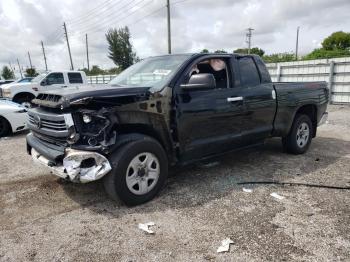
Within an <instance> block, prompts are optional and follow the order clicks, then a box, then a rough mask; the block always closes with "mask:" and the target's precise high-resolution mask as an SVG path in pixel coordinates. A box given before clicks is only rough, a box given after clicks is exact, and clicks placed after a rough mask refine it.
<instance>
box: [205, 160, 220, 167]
mask: <svg viewBox="0 0 350 262" xmlns="http://www.w3.org/2000/svg"><path fill="white" fill-rule="evenodd" d="M218 165H220V162H219V161H215V162H210V163H206V164H203V165H201V166H202V167H204V168H211V167H215V166H218Z"/></svg>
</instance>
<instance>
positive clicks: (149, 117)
mask: <svg viewBox="0 0 350 262" xmlns="http://www.w3.org/2000/svg"><path fill="white" fill-rule="evenodd" d="M328 97H329V95H328V89H327V86H326V83H325V82H309V83H272V82H271V78H270V75H269V73H268V71H267V69H266V67H265V65H264V63H263V61H262V60H261V59H260V58H259V57H258V56H254V55H238V54H195V55H167V56H160V57H151V58H148V59H145V60H143V61H141V62H138V63H136V64H135V65H133V66H131V67H130V68H128V69H126V70H125V71H124V72H122V73H121V74H120V75H119V76H117V77H116V78H115V79H114V80H112V81H111V82H110V84H109V85H106V86H105V87H104V88H99V89H96V88H94V86H81V87H77V88H65V89H62V90H53V91H47V92H43V93H40V94H39V95H38V96H37V98H36V99H34V100H33V103H34V104H36V105H37V106H38V107H36V108H32V109H30V110H29V111H28V114H29V122H28V126H29V128H30V130H31V133H30V134H28V136H27V151H28V153H29V154H31V155H32V157H33V160H34V161H36V162H39V163H41V164H43V165H45V166H46V167H48V168H49V169H50V170H51V171H53V173H55V174H56V175H58V176H60V177H62V178H64V179H67V180H70V181H73V182H81V183H86V182H90V181H94V180H98V179H101V178H103V179H104V185H105V189H106V191H107V193H108V194H109V196H110V197H111V198H113V199H116V198H120V199H121V200H122V201H124V202H125V203H126V204H127V205H137V204H141V203H144V202H146V201H149V200H150V199H152V198H153V197H154V196H155V195H156V194H157V193H158V192H159V190H160V189H161V188H162V187H163V185H164V183H165V180H166V178H167V174H168V167H171V166H174V165H184V164H188V163H192V162H194V161H199V160H203V159H207V158H209V157H212V156H217V155H220V154H223V153H225V152H230V151H233V150H238V149H242V148H246V147H251V146H254V145H260V144H262V143H263V142H264V140H265V139H267V138H270V137H281V138H282V144H283V146H284V148H285V150H286V151H287V152H289V153H293V154H302V153H305V152H306V151H307V150H308V148H309V146H310V143H311V140H312V138H313V137H315V136H316V132H317V126H318V125H319V124H322V123H323V122H324V121H325V120H326V118H327V115H328V114H327V112H326V109H327V103H328Z"/></svg>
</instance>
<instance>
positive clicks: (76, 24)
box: [0, 0, 350, 70]
mask: <svg viewBox="0 0 350 262" xmlns="http://www.w3.org/2000/svg"><path fill="white" fill-rule="evenodd" d="M170 2H171V16H172V20H171V22H172V25H171V28H172V45H173V53H183V52H198V51H200V50H202V49H203V48H207V49H209V50H211V51H214V50H216V49H225V50H227V51H230V52H232V50H234V49H236V48H239V47H246V43H245V34H246V31H245V30H246V29H247V28H248V27H252V28H254V31H253V36H252V46H258V47H260V48H262V49H264V50H265V51H266V53H268V54H270V53H275V52H294V50H295V38H296V28H297V27H298V26H300V42H299V52H300V53H301V54H305V53H307V52H310V51H311V50H312V49H314V48H317V47H319V46H320V43H321V42H322V39H324V38H325V37H326V36H328V35H329V34H331V33H332V32H334V31H340V30H343V31H350V29H349V28H350V19H349V18H348V17H349V13H350V0H266V1H265V0H260V1H258V0H170ZM165 3H166V0H94V1H87V0H1V1H0V66H1V67H2V66H3V65H5V64H7V65H8V64H9V62H11V64H12V66H13V67H14V66H15V69H17V68H18V67H17V65H16V64H15V63H16V59H17V58H18V59H19V61H20V64H21V65H22V66H23V67H27V66H29V61H28V56H27V52H28V51H29V52H30V54H31V58H32V63H33V65H34V66H35V67H36V68H37V69H39V70H42V69H44V68H45V67H44V60H43V55H42V51H41V45H40V41H43V42H44V45H45V48H46V55H47V63H48V67H49V69H51V70H52V69H69V56H68V51H67V47H66V42H65V38H64V35H63V28H62V24H63V21H65V22H66V24H67V29H68V34H69V40H70V44H71V50H72V56H73V63H74V66H75V68H82V67H83V66H85V67H86V65H87V63H86V49H85V33H87V34H88V38H89V52H90V65H95V64H96V65H99V66H101V67H102V68H110V67H112V66H113V63H112V62H111V60H109V59H108V58H107V52H108V51H107V43H106V39H105V36H104V34H105V33H106V31H107V30H108V28H112V27H116V28H118V27H122V26H125V25H128V26H129V28H130V31H131V35H132V43H133V45H134V48H135V51H136V53H137V55H138V56H139V57H141V58H143V57H147V56H151V55H159V54H165V53H166V52H167V30H166V8H165Z"/></svg>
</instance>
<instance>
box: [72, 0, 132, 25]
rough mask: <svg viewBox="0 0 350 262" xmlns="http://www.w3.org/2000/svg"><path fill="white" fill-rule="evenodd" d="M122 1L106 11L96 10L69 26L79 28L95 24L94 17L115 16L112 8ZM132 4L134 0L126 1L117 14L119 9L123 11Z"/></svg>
mask: <svg viewBox="0 0 350 262" xmlns="http://www.w3.org/2000/svg"><path fill="white" fill-rule="evenodd" d="M123 1H124V0H121V1H120V2H118V3H117V4H116V5H112V6H110V8H108V9H100V10H97V11H95V12H93V13H92V14H90V15H88V16H86V18H84V19H81V20H80V21H76V22H70V25H72V26H79V25H84V24H89V23H94V22H95V20H94V18H96V17H102V16H103V17H105V16H106V15H107V16H110V15H116V12H115V11H114V10H115V9H114V8H116V7H117V6H118V5H120V4H121V3H123ZM126 1H128V0H126ZM133 2H135V0H131V1H128V2H127V3H126V4H124V5H122V6H120V8H119V10H118V11H117V12H119V11H120V10H121V9H123V8H124V7H126V6H128V5H131V4H132V3H133Z"/></svg>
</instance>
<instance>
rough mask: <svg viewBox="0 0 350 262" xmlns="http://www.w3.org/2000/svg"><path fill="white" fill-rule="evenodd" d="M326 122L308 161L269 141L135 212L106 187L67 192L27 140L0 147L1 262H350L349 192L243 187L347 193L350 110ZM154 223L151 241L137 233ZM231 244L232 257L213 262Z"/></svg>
mask: <svg viewBox="0 0 350 262" xmlns="http://www.w3.org/2000/svg"><path fill="white" fill-rule="evenodd" d="M329 113H330V115H329V122H328V124H326V125H324V126H322V127H321V128H319V132H318V137H317V138H316V139H314V140H313V143H312V145H311V148H310V150H309V152H308V153H306V154H305V155H299V156H294V155H287V154H285V153H283V152H282V149H281V146H280V140H279V139H271V140H269V141H267V143H266V145H265V146H263V147H259V148H255V149H251V150H246V151H243V152H238V153H234V154H229V155H226V156H225V157H223V158H221V159H219V162H212V164H210V165H204V164H202V165H196V166H193V167H188V168H183V169H176V170H173V171H172V175H171V177H170V178H169V180H168V183H167V186H166V188H165V189H164V190H163V191H162V192H161V194H160V195H159V196H158V197H157V198H156V199H155V200H153V201H151V202H149V203H147V204H145V205H142V206H138V207H134V208H127V207H125V206H124V205H122V204H121V203H118V202H113V201H111V200H109V199H108V198H107V196H106V195H105V193H104V191H103V186H102V184H101V183H98V182H97V183H90V184H85V185H79V184H71V183H67V182H64V181H62V180H60V179H58V178H56V177H54V176H52V175H50V174H49V173H48V172H47V171H46V170H44V169H41V168H39V167H36V166H34V165H33V164H32V161H31V158H30V157H29V156H28V155H27V154H26V151H25V134H18V135H15V136H12V137H9V138H5V139H4V138H3V139H1V140H0V163H1V168H0V260H1V261H96V260H99V261H206V260H210V261H261V260H269V261H271V260H272V261H283V260H285V261H290V260H295V261H350V227H349V221H350V191H349V190H340V189H331V188H315V187H306V186H281V185H271V184H269V185H268V184H255V185H245V186H244V187H246V188H250V189H252V190H253V192H252V193H246V192H243V190H242V188H243V186H242V185H239V184H237V183H238V182H245V181H279V182H298V183H308V184H320V185H327V186H341V187H346V186H350V107H340V106H332V107H330V108H329ZM215 164H216V165H215ZM272 192H276V193H278V194H280V195H282V196H284V197H285V198H284V199H282V200H278V199H275V198H273V197H271V196H270V193H272ZM150 221H153V222H154V223H155V224H156V225H155V226H154V227H153V228H152V229H154V231H155V234H154V235H148V234H146V233H144V232H142V231H141V230H139V229H138V227H137V225H138V223H146V222H150ZM227 237H230V238H231V239H232V240H233V242H234V244H232V245H231V249H230V251H229V252H228V253H220V254H218V253H216V249H217V248H218V247H219V246H220V243H221V241H222V240H223V239H225V238H227Z"/></svg>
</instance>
